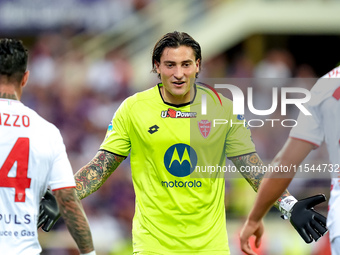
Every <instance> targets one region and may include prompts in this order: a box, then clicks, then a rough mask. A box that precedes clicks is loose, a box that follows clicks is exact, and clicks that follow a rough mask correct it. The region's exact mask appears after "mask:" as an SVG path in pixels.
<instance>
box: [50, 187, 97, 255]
mask: <svg viewBox="0 0 340 255" xmlns="http://www.w3.org/2000/svg"><path fill="white" fill-rule="evenodd" d="M54 196H55V198H56V200H57V202H58V206H59V211H60V214H61V217H63V219H64V221H65V224H66V226H67V228H68V231H69V232H70V234H71V236H72V237H73V239H74V240H75V242H76V244H77V246H78V249H79V250H80V252H81V254H95V252H94V247H93V242H92V235H91V231H90V227H89V224H88V221H87V218H86V215H85V212H84V209H83V207H82V205H81V203H80V201H79V199H78V197H77V195H76V193H75V189H74V188H66V189H60V190H55V191H54Z"/></svg>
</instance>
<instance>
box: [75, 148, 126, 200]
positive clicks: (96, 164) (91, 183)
mask: <svg viewBox="0 0 340 255" xmlns="http://www.w3.org/2000/svg"><path fill="white" fill-rule="evenodd" d="M125 158H126V157H125V156H120V155H116V154H114V153H111V152H108V151H105V150H100V151H98V153H97V154H96V155H95V156H94V158H93V159H92V160H91V161H90V162H89V163H88V164H87V165H85V166H84V167H82V168H81V169H80V170H79V171H78V172H77V173H76V174H75V175H74V179H75V181H76V192H77V196H78V198H79V199H83V198H85V197H87V196H88V195H90V194H92V193H93V192H95V191H96V190H98V189H99V188H100V187H101V186H102V185H103V184H104V182H105V181H106V180H107V178H109V176H110V175H111V174H112V173H113V172H114V171H115V170H116V169H117V167H118V166H119V165H120V163H121V162H122V161H123V160H124V159H125Z"/></svg>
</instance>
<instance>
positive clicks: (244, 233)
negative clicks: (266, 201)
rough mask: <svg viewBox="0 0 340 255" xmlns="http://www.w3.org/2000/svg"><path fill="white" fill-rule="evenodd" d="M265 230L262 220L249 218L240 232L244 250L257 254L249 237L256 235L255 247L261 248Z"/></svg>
mask: <svg viewBox="0 0 340 255" xmlns="http://www.w3.org/2000/svg"><path fill="white" fill-rule="evenodd" d="M263 231H264V227H263V223H262V221H250V220H249V219H247V221H246V223H245V224H244V225H243V227H242V230H241V233H240V242H241V249H242V251H243V252H245V253H246V254H248V255H256V253H255V252H254V251H253V250H252V249H251V247H250V243H249V238H250V237H251V236H253V235H255V247H256V248H259V247H260V244H261V237H262V235H263Z"/></svg>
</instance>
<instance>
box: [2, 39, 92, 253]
mask: <svg viewBox="0 0 340 255" xmlns="http://www.w3.org/2000/svg"><path fill="white" fill-rule="evenodd" d="M26 67H27V50H26V49H25V48H24V46H23V45H22V43H21V42H20V41H17V40H13V39H0V254H6V255H11V254H13V255H19V254H20V255H26V254H27V255H36V254H40V252H41V247H40V244H39V241H38V231H37V223H38V222H37V221H38V214H39V203H40V200H41V198H42V197H43V196H44V194H45V192H46V190H47V188H48V187H50V188H51V190H52V191H53V192H54V195H55V198H56V200H57V202H58V205H59V208H60V212H61V215H62V217H63V218H64V220H65V223H66V225H67V227H68V229H69V231H70V233H71V235H72V237H73V238H74V240H75V242H76V243H77V245H78V248H79V250H80V252H81V253H82V254H95V251H94V248H93V242H92V236H91V232H90V228H89V225H88V222H87V218H86V216H85V213H84V211H83V208H82V206H81V203H80V201H79V199H78V198H77V196H76V195H75V191H74V188H75V181H74V177H73V172H72V169H71V165H70V162H69V160H68V158H67V155H66V150H65V145H64V143H63V140H62V137H61V135H60V132H59V130H58V129H57V128H56V127H55V126H54V125H52V124H51V123H49V122H47V121H46V120H44V119H43V118H41V117H40V116H39V115H38V114H37V113H36V112H35V111H33V110H31V109H30V108H28V107H26V106H25V105H23V104H22V103H21V102H20V101H19V100H20V98H21V94H22V89H23V87H24V86H25V85H26V83H27V80H28V76H29V71H27V70H26ZM45 227H47V226H45V225H44V226H43V228H45Z"/></svg>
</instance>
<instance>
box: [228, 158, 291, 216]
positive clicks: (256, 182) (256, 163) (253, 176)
mask: <svg viewBox="0 0 340 255" xmlns="http://www.w3.org/2000/svg"><path fill="white" fill-rule="evenodd" d="M229 159H230V160H231V161H232V162H233V164H234V165H235V166H236V168H237V169H238V170H239V171H240V173H241V174H242V176H243V177H244V178H245V179H246V180H247V182H248V183H249V184H250V186H251V187H252V188H253V189H254V190H255V191H256V192H257V191H258V189H259V186H260V183H261V182H262V179H263V177H264V173H262V172H260V171H241V167H242V166H243V167H247V166H249V167H254V168H255V167H259V168H260V166H262V165H263V162H262V160H261V159H260V157H259V155H257V153H256V152H253V153H250V154H246V155H241V156H237V157H232V158H229ZM287 196H290V194H289V192H288V191H287V190H285V191H284V192H283V194H282V195H281V197H280V198H279V199H278V200H277V201H276V202H275V204H274V206H275V207H276V208H277V209H279V205H280V202H281V200H282V199H283V198H285V197H287Z"/></svg>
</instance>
